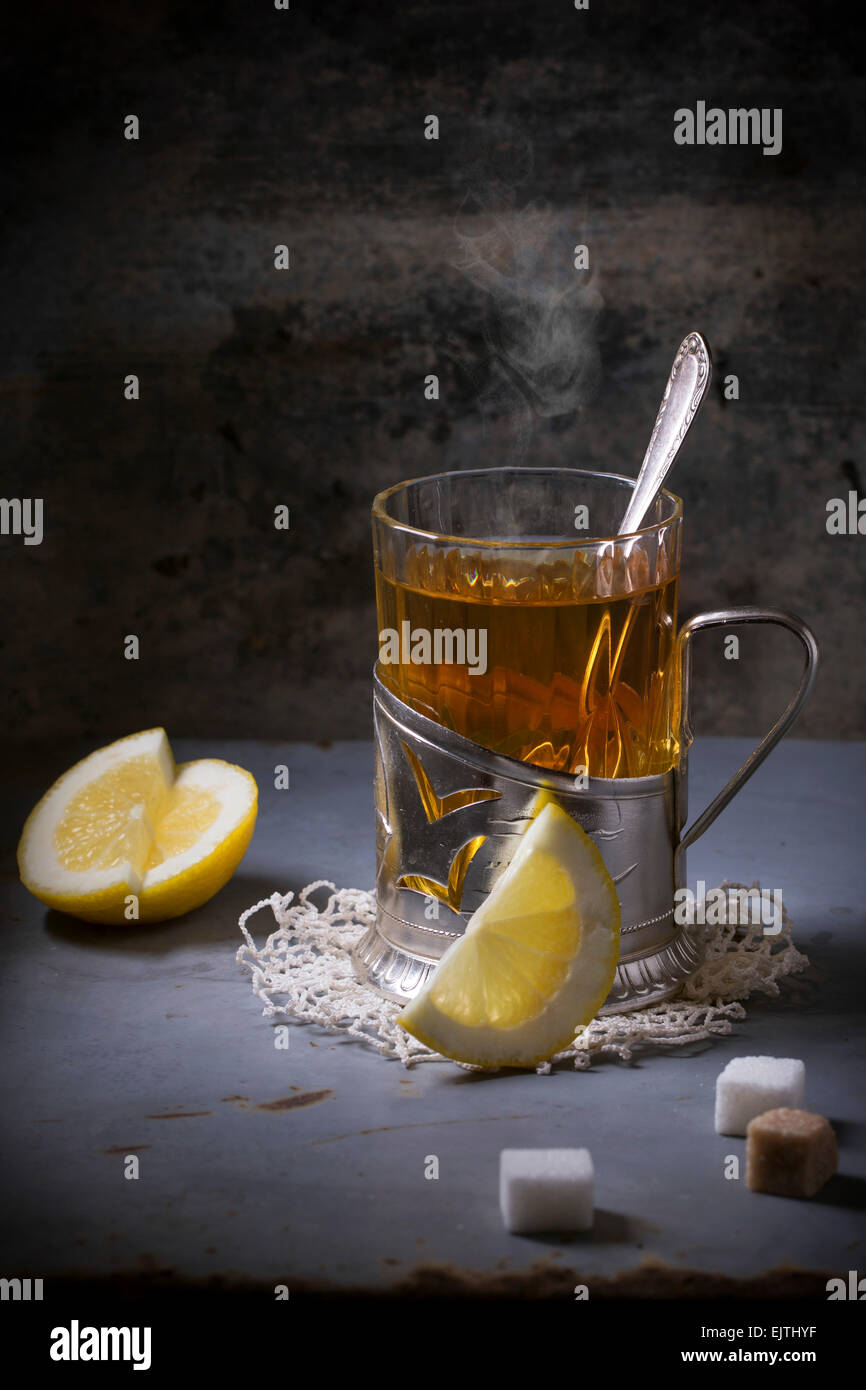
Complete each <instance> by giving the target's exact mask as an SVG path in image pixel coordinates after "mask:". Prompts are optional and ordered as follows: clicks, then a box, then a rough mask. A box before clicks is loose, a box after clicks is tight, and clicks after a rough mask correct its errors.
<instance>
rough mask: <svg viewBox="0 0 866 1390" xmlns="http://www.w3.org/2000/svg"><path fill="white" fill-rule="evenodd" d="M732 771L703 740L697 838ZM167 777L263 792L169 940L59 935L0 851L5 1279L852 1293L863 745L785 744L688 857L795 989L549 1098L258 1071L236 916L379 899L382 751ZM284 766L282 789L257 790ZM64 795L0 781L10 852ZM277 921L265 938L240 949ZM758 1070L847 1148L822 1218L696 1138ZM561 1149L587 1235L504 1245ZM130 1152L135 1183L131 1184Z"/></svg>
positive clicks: (245, 747)
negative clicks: (734, 897) (234, 772)
mask: <svg viewBox="0 0 866 1390" xmlns="http://www.w3.org/2000/svg"><path fill="white" fill-rule="evenodd" d="M747 751H748V745H747V744H746V742H745V741H742V740H713V739H705V740H702V741H699V742H698V744H697V745H696V747H695V749H694V750H693V753H692V759H691V768H690V800H691V805H692V807H693V809H694V810H695V811H697V810H699V809H700V808H701V807H702V806H703V805H704V804H706V802H707V801H708V800H709V799H710V797H711V796H712V794H713V793H714V791H715V790H716V789H717V788H718V787H719V786H720V785H721V783H722V781H723V780H725V779H726V777H727V776H728V775H729V773H730V772H731V771H732V770H733V769H734V767H735V766H737V765H738V764H739V762H740V761H742V758H743V756H745V754H746V752H747ZM176 754H177V756H178V759H180V758H182V757H183V758H190V757H196V756H202V755H210V756H221V757H225V758H228V759H230V760H231V761H235V762H239V763H241V764H243V765H244V766H246V767H248V768H249V769H250V770H251V771H252V772H253V773H254V774H255V776H256V777H257V779H258V781H259V787H260V794H261V806H260V813H259V823H258V827H257V829H256V833H255V836H254V839H253V842H252V845H251V847H250V850H249V852H248V854H247V856H246V858H245V860H244V862H243V863H242V865H241V867H240V869H239V870H238V873H237V874H236V876H235V878H234V879H233V880H232V882H231V883H230V884H229V885H228V886H227V887H226V888H225V889H224V890H223V891H222V892H221V893H220V894H219V895H218V896H217V897H216V898H215V899H214V900H213V901H212V902H211V903H209V904H207V905H206V906H205V907H203V908H201V909H199V910H198V911H197V912H195V913H193V914H191V915H190V916H188V917H187V918H184V919H181V920H179V921H177V922H171V923H165V924H162V925H159V926H151V927H145V926H136V927H133V928H128V929H114V928H112V929H109V928H97V927H91V926H88V925H86V924H82V923H78V922H75V921H73V920H71V919H67V918H64V917H62V916H60V915H58V914H56V913H54V912H49V911H47V910H46V909H44V908H43V907H42V906H41V905H40V904H39V903H37V902H36V901H35V900H34V899H33V898H31V897H30V896H29V894H28V893H27V892H26V891H25V890H24V889H23V888H22V887H21V885H20V884H19V883H18V882H17V875H16V873H15V869H14V857H13V854H12V852H11V851H10V850H9V849H8V848H7V849H6V850H5V851H4V863H3V869H4V896H5V898H6V908H7V910H6V912H5V913H4V916H5V917H6V922H5V925H4V929H3V934H2V938H0V950H2V956H3V972H2V1020H3V1021H2V1036H3V1055H4V1058H5V1063H6V1065H5V1066H4V1068H3V1075H2V1095H3V1099H2V1107H3V1116H4V1121H3V1128H4V1139H3V1145H2V1167H0V1181H2V1190H3V1193H4V1202H3V1207H4V1210H3V1217H2V1239H0V1244H2V1262H3V1269H4V1272H5V1273H7V1274H13V1273H18V1274H31V1275H33V1276H37V1277H46V1278H50V1277H51V1276H52V1275H56V1276H58V1277H59V1276H61V1275H65V1276H68V1275H79V1276H88V1277H97V1276H100V1277H101V1276H113V1277H117V1276H120V1275H135V1274H136V1273H137V1272H140V1273H142V1274H147V1273H149V1272H150V1273H153V1272H161V1273H162V1274H163V1275H164V1277H166V1278H170V1279H175V1280H183V1279H187V1280H200V1279H208V1278H210V1277H215V1276H222V1277H228V1278H230V1279H232V1280H238V1281H241V1282H242V1281H244V1280H254V1281H262V1282H265V1283H270V1284H274V1283H285V1284H287V1285H288V1286H289V1288H290V1289H291V1288H293V1287H295V1288H318V1287H322V1288H326V1287H327V1288H336V1289H339V1288H355V1289H367V1290H384V1289H394V1290H399V1289H405V1288H408V1287H411V1286H412V1285H413V1282H414V1285H415V1286H416V1287H417V1286H418V1283H419V1281H421V1283H422V1284H423V1281H425V1280H426V1281H427V1282H428V1285H429V1287H436V1285H437V1280H438V1281H439V1284H440V1285H441V1284H442V1283H443V1282H444V1283H445V1284H446V1285H450V1286H452V1287H459V1286H460V1281H461V1280H467V1281H470V1282H471V1281H473V1280H474V1281H476V1282H477V1281H481V1282H482V1284H483V1283H484V1281H488V1284H489V1286H490V1287H500V1288H503V1289H506V1288H508V1287H509V1286H513V1287H518V1286H519V1285H520V1282H521V1280H524V1281H525V1279H526V1274H527V1271H532V1277H533V1279H535V1280H536V1281H538V1280H545V1279H546V1280H548V1282H549V1284H550V1287H551V1289H556V1288H562V1287H564V1286H565V1285H567V1284H568V1281H569V1280H570V1279H572V1278H573V1277H576V1276H577V1274H580V1275H585V1276H587V1277H588V1278H590V1279H592V1278H595V1279H597V1280H609V1279H611V1278H612V1277H614V1276H620V1277H622V1276H624V1275H626V1274H628V1273H629V1272H634V1271H637V1272H638V1274H640V1272H641V1271H644V1272H646V1271H648V1272H649V1274H650V1275H651V1276H652V1277H655V1274H656V1273H658V1272H660V1271H661V1270H663V1269H664V1270H667V1271H673V1272H677V1271H679V1272H686V1271H688V1272H689V1276H688V1277H691V1274H693V1273H695V1272H697V1273H698V1274H700V1273H704V1274H710V1273H711V1274H714V1275H719V1276H733V1277H736V1278H749V1277H755V1276H759V1275H762V1274H764V1273H765V1272H766V1271H768V1270H772V1269H777V1268H779V1267H786V1266H787V1267H794V1268H796V1269H797V1270H801V1271H804V1270H805V1271H820V1272H825V1271H826V1272H828V1273H830V1274H844V1273H845V1271H847V1270H848V1269H849V1268H857V1267H858V1266H859V1267H860V1269H861V1270H862V1269H863V1267H864V1264H866V1249H864V1234H866V1231H864V1220H863V1206H864V1192H866V1143H864V1139H866V1123H864V1121H866V1116H864V1083H863V1076H864V1055H866V1030H864V1020H863V997H864V980H866V932H864V926H866V922H864V917H866V907H864V903H866V867H864V859H866V855H864V834H863V831H864V791H863V789H864V786H866V745H863V744H859V745H858V744H850V743H846V744H842V743H815V742H806V741H797V740H791V739H789V740H788V741H787V742H786V743H785V744H784V745H783V746H782V747H780V748H779V749H778V750H777V751H776V752H775V753H774V754H773V755H772V757H771V758H770V759H769V760H768V762H767V763H766V764H765V765H764V766H763V767H762V768H761V769H760V770H759V771H758V772H757V773H756V775H755V777H754V778H753V780H752V781H751V782H750V783H749V785H748V786H747V787H746V788H745V790H744V791H743V792H742V793H741V794H740V796H739V797H738V798H737V800H736V801H735V802H734V804H733V805H732V806H731V807H730V808H729V809H728V810H727V811H726V812H725V813H724V814H723V815H722V817H721V818H720V819H719V820H718V821H717V822H716V824H715V825H714V826H713V827H711V829H710V830H709V831H708V832H707V834H706V835H705V836H704V838H703V839H702V840H700V841H699V842H698V844H697V845H696V846H695V847H694V848H693V849H692V850H691V851H690V852H689V866H688V867H689V881H690V882H691V883H692V884H694V882H695V881H696V880H697V879H698V878H703V879H704V880H705V881H706V882H707V884H708V885H709V884H716V883H718V882H720V881H721V880H722V879H723V878H725V877H728V878H731V879H736V880H739V881H742V882H745V883H751V882H752V881H753V880H754V879H760V880H761V881H762V883H763V884H764V885H765V886H767V887H780V888H781V889H782V890H783V893H784V898H785V903H786V905H787V906H788V908H789V911H790V913H791V915H792V918H793V920H794V923H795V941H796V943H797V945H798V946H800V947H801V948H802V949H803V950H805V951H806V952H807V954H808V955H809V957H810V959H811V961H812V966H811V969H810V971H809V973H808V975H807V976H806V977H803V978H802V980H801V982H800V983H798V984H796V985H795V986H793V987H792V988H791V989H786V990H784V992H783V996H782V997H781V998H779V999H775V1000H756V1001H754V1002H752V1003H751V1004H750V1005H749V1006H748V1017H747V1019H746V1020H745V1021H743V1022H741V1023H736V1024H735V1025H734V1030H733V1032H732V1033H731V1034H730V1035H729V1036H727V1037H722V1038H719V1039H717V1040H714V1041H713V1042H711V1043H707V1044H702V1045H701V1046H700V1047H697V1048H695V1049H692V1050H691V1051H689V1053H688V1055H686V1054H683V1053H677V1054H676V1055H666V1054H662V1053H659V1052H655V1053H648V1054H644V1055H641V1056H640V1057H639V1059H638V1060H637V1061H636V1062H635V1063H634V1064H632V1065H626V1064H623V1063H621V1062H618V1061H614V1062H602V1063H595V1064H594V1065H593V1067H592V1068H591V1070H589V1071H587V1072H576V1071H574V1070H573V1069H570V1068H568V1067H565V1068H557V1069H555V1070H554V1071H553V1072H552V1074H550V1075H548V1076H537V1075H535V1074H534V1073H517V1072H506V1073H502V1074H494V1075H482V1074H478V1073H471V1072H467V1071H465V1070H463V1069H461V1068H459V1067H457V1066H456V1065H453V1064H452V1063H448V1062H443V1063H436V1064H424V1065H422V1066H417V1067H415V1068H413V1069H411V1070H406V1069H405V1068H403V1067H402V1065H400V1064H399V1063H397V1062H391V1061H386V1060H384V1059H382V1058H380V1057H379V1056H378V1055H376V1054H375V1053H373V1052H372V1051H370V1050H369V1049H367V1048H365V1047H364V1046H363V1045H362V1044H360V1043H357V1042H354V1041H349V1040H346V1039H345V1038H337V1037H333V1036H330V1035H328V1034H327V1033H325V1032H323V1031H321V1030H317V1029H315V1028H312V1027H310V1026H306V1025H298V1026H294V1027H293V1028H292V1029H291V1033H290V1046H289V1048H288V1049H287V1050H278V1049H276V1048H275V1046H274V1037H273V1024H272V1023H271V1022H270V1021H269V1020H267V1019H265V1018H263V1017H262V1012H261V1004H260V1002H259V1001H258V1000H257V999H256V998H255V997H254V995H253V994H252V992H251V989H250V980H249V974H248V972H247V971H246V970H245V969H243V968H242V967H241V966H240V965H238V964H237V963H236V961H235V951H236V948H237V946H238V944H239V941H240V936H239V932H238V928H237V918H238V915H239V913H240V912H241V911H242V910H243V909H244V908H245V907H247V906H249V905H250V904H252V903H253V902H255V901H257V900H258V899H260V898H262V897H265V896H268V895H269V894H270V893H271V892H273V891H274V889H279V890H280V891H286V890H287V889H295V890H297V889H299V888H301V887H303V886H304V885H305V884H307V883H309V882H311V881H312V880H315V879H320V878H329V879H332V880H333V881H334V882H335V883H336V884H338V885H339V886H342V887H362V888H363V887H367V888H369V887H371V886H372V882H373V813H372V802H371V797H372V793H371V778H372V750H371V746H369V745H367V744H361V743H344V744H335V745H333V746H330V747H318V746H312V745H303V744H295V745H285V746H284V745H279V746H278V745H271V744H262V743H255V742H243V743H241V742H238V743H223V744H220V745H217V746H214V745H209V746H208V747H204V746H201V745H198V744H196V743H194V742H191V741H187V742H183V741H178V744H177V746H176ZM278 763H286V764H287V765H288V767H289V768H290V773H291V789H290V790H288V791H277V790H275V789H274V767H275V765H276V764H278ZM61 770H62V766H58V765H57V763H56V762H49V761H45V762H44V764H42V763H38V764H32V765H31V766H30V767H28V768H25V769H21V770H19V771H17V772H13V773H11V774H10V775H9V776H8V777H7V795H6V798H5V805H4V809H3V816H4V821H5V824H4V832H5V833H4V837H3V843H4V845H6V846H9V845H10V844H11V845H14V843H15V840H16V838H17V834H18V831H19V829H20V825H21V823H22V821H23V819H24V816H25V814H26V812H27V811H28V810H29V808H30V806H31V805H32V803H33V802H34V801H35V799H36V798H37V796H38V795H40V794H41V792H42V791H43V790H44V789H45V787H46V786H47V785H48V784H49V783H50V781H51V780H53V778H54V776H56V775H57V774H58V773H59V772H60V771H61ZM269 920H270V914H269V913H267V912H265V913H264V914H263V915H262V916H261V917H259V918H256V919H254V922H253V923H252V926H253V927H254V929H255V931H256V935H257V939H261V937H262V935H263V934H264V932H265V929H266V927H267V925H268V922H269ZM751 1053H769V1054H775V1055H780V1056H797V1057H802V1058H803V1059H804V1060H805V1063H806V1068H807V1094H806V1103H807V1105H808V1106H809V1107H810V1108H813V1109H816V1110H819V1111H821V1112H822V1113H824V1114H826V1115H828V1116H829V1117H830V1118H831V1120H832V1122H833V1124H834V1126H835V1127H836V1130H837V1133H838V1137H839V1142H840V1156H841V1159H840V1174H839V1175H838V1176H837V1178H836V1179H834V1180H833V1181H832V1182H831V1184H829V1185H828V1187H827V1188H826V1189H825V1191H824V1192H823V1193H822V1194H821V1195H820V1196H819V1197H818V1198H817V1199H815V1200H813V1201H811V1202H793V1201H790V1200H787V1199H783V1198H777V1197H768V1196H761V1195H758V1194H754V1193H752V1192H750V1191H749V1190H748V1189H747V1188H746V1185H745V1181H744V1178H741V1180H740V1181H729V1180H726V1179H725V1177H724V1162H725V1157H726V1155H728V1154H731V1153H734V1154H737V1155H739V1156H740V1158H741V1159H742V1157H743V1152H744V1141H743V1140H738V1139H729V1138H724V1137H721V1136H719V1135H716V1134H715V1132H714V1129H713V1087H714V1080H715V1077H716V1075H717V1074H718V1072H719V1070H720V1069H721V1068H722V1067H723V1065H724V1064H725V1062H727V1061H728V1059H729V1058H731V1057H734V1056H737V1055H742V1054H751ZM575 1145H579V1146H582V1145H586V1146H588V1147H589V1148H590V1149H591V1151H592V1155H593V1159H594V1162H595V1167H596V1202H597V1208H598V1213H597V1221H596V1225H595V1228H594V1230H593V1231H592V1232H591V1233H588V1234H587V1235H585V1236H580V1237H575V1238H574V1239H573V1240H571V1241H562V1240H557V1239H555V1238H553V1237H551V1238H547V1237H540V1238H535V1237H528V1236H513V1235H510V1234H509V1233H508V1232H507V1231H505V1229H504V1228H503V1225H502V1222H501V1219H500V1214H499V1209H498V1192H497V1188H498V1162H499V1153H500V1150H501V1149H503V1148H506V1147H534V1146H538V1147H545V1146H550V1147H559V1146H575ZM130 1153H135V1154H137V1155H138V1157H139V1160H140V1177H139V1179H138V1180H137V1181H129V1180H127V1179H125V1178H124V1172H123V1167H124V1158H125V1155H127V1154H130ZM430 1155H436V1157H437V1158H438V1161H439V1176H438V1179H436V1180H430V1179H427V1178H425V1165H426V1160H427V1158H428V1156H430ZM497 1281H498V1282H497Z"/></svg>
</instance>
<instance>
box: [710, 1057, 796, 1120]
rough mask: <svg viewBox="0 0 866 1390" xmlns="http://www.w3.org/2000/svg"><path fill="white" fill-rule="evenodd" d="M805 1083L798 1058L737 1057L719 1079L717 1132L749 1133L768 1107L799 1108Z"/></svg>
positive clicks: (717, 1084)
mask: <svg viewBox="0 0 866 1390" xmlns="http://www.w3.org/2000/svg"><path fill="white" fill-rule="evenodd" d="M805 1086H806V1068H805V1066H804V1065H803V1063H802V1062H801V1061H799V1060H798V1059H797V1058H796V1057H735V1058H734V1059H733V1061H731V1062H729V1063H728V1065H727V1066H726V1067H725V1069H724V1071H722V1072H720V1073H719V1075H718V1077H717V1078H716V1133H717V1134H745V1132H746V1125H747V1124H748V1123H749V1121H750V1120H754V1119H755V1117H756V1116H757V1115H763V1114H764V1111H765V1110H778V1109H780V1108H781V1107H783V1106H784V1107H786V1108H787V1109H790V1110H799V1109H800V1107H801V1106H802V1104H803V1092H804V1090H805Z"/></svg>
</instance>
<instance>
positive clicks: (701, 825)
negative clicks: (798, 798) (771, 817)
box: [677, 607, 818, 852]
mask: <svg viewBox="0 0 866 1390" xmlns="http://www.w3.org/2000/svg"><path fill="white" fill-rule="evenodd" d="M738 623H777V624H778V625H779V626H780V627H786V628H788V630H789V632H793V633H794V634H795V636H797V637H799V639H800V641H801V642H802V643H803V646H804V648H805V651H806V664H805V667H804V669H803V675H802V676H801V678H800V684H799V685H798V687H797V689H796V691H795V692H794V694H793V696H792V697H791V700H790V701H789V703H788V706H787V708H786V709H785V711H784V713H783V714H781V715H780V717H779V718H778V719H777V720H776V722H775V724H774V725H773V727H772V729H770V731H769V733H767V734H765V735H764V737H763V738H762V739H761V742H760V743H759V744H758V746H757V748H756V749H755V750H754V752H752V753H750V754H749V756H748V758H747V759H746V761H745V762H744V763H743V766H742V767H741V768H740V770H739V772H736V773H735V774H734V776H733V777H732V778H731V780H730V782H728V784H727V785H726V786H725V787H723V788H722V790H721V791H720V792H719V794H718V796H717V797H715V799H714V800H713V801H711V802H710V804H709V806H707V808H706V810H705V811H703V812H702V813H701V815H699V816H698V818H697V820H696V821H694V823H693V824H692V825H691V826H690V828H689V829H688V830H687V831H686V833H685V834H684V835H683V836H682V838H681V840H680V842H679V847H678V852H682V851H684V850H686V849H688V847H689V845H693V844H694V842H695V840H697V839H698V838H699V837H700V836H701V835H703V833H704V831H705V830H706V829H707V828H708V827H709V826H711V825H712V823H713V821H714V820H715V819H716V816H718V815H719V813H720V812H721V811H723V810H724V809H725V807H726V806H727V804H728V802H729V801H730V800H731V799H732V798H733V797H734V796H736V794H737V792H738V791H739V790H740V787H742V786H743V784H744V783H745V782H747V781H748V780H749V778H750V777H751V775H752V773H753V772H754V771H755V769H756V768H758V767H760V765H761V763H762V762H763V761H764V759H765V758H766V756H767V754H768V753H769V752H770V751H771V749H773V748H775V746H776V744H777V743H778V742H779V740H780V739H781V738H783V737H784V735H785V734H786V733H787V732H788V730H789V729H790V728H791V726H792V725H793V724H794V722H795V721H796V720H797V719H798V717H799V715H800V713H801V712H802V709H803V707H804V705H805V704H806V701H807V700H808V698H809V696H810V694H811V693H812V687H813V685H814V684H815V676H816V675H817V672H818V644H817V642H816V641H815V636H814V634H813V632H812V631H811V629H810V628H808V627H807V626H806V624H805V623H804V622H802V621H801V619H800V618H797V617H795V615H794V614H793V613H786V612H785V611H784V610H783V609H781V608H752V607H746V608H720V609H719V610H718V611H717V612H715V613H699V614H698V615H697V617H694V618H691V619H690V620H689V621H688V622H687V623H685V624H684V625H683V627H682V629H681V630H680V634H679V637H678V638H677V659H678V661H679V662H680V671H681V673H682V711H683V721H682V733H683V760H682V761H683V766H684V764H685V758H686V754H687V751H688V748H689V746H690V744H691V743H692V742H693V741H694V734H693V733H692V729H691V724H690V719H689V713H690V711H689V706H690V690H691V664H692V653H691V639H692V637H693V636H694V634H695V633H696V632H698V631H700V629H701V628H705V627H729V626H732V625H733V624H738Z"/></svg>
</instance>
